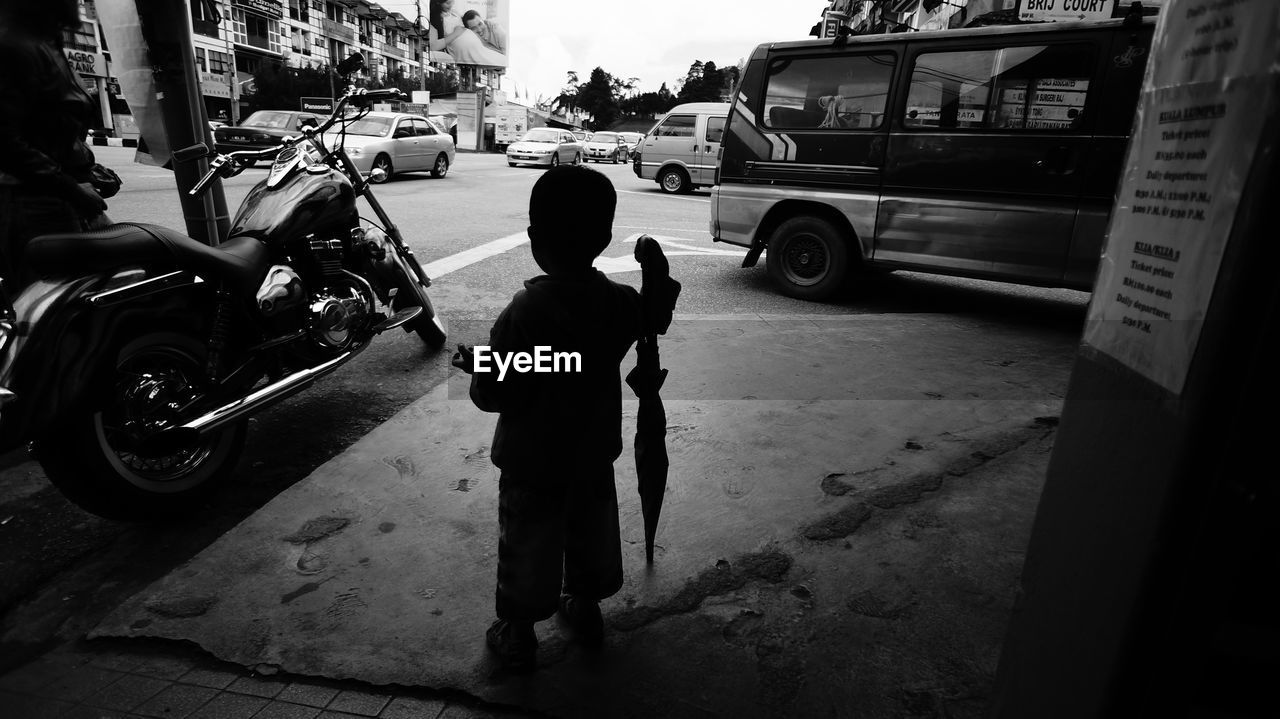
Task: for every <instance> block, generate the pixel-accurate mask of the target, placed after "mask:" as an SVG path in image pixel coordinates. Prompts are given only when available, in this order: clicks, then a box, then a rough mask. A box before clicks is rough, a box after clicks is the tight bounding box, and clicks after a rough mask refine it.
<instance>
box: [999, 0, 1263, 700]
mask: <svg viewBox="0 0 1280 719" xmlns="http://www.w3.org/2000/svg"><path fill="white" fill-rule="evenodd" d="M1161 13H1162V17H1161V20H1160V27H1159V29H1158V30H1157V33H1156V39H1155V43H1154V45H1153V46H1152V50H1151V60H1150V64H1149V66H1148V68H1147V74H1146V80H1145V82H1144V87H1143V91H1142V97H1141V100H1140V103H1139V115H1138V118H1137V121H1136V124H1135V128H1136V131H1135V134H1134V137H1133V139H1132V140H1131V141H1130V145H1129V151H1128V155H1127V157H1126V160H1125V174H1124V179H1123V181H1122V183H1121V187H1120V188H1119V191H1118V193H1117V200H1116V205H1115V207H1114V209H1113V212H1112V219H1111V226H1110V230H1109V233H1108V241H1107V247H1106V250H1105V253H1104V256H1103V263H1102V268H1101V270H1100V272H1099V276H1098V282H1097V285H1096V287H1095V289H1094V294H1093V298H1092V300H1091V303H1090V308H1089V316H1088V321H1087V323H1086V329H1085V334H1084V338H1083V340H1084V341H1083V343H1082V345H1081V349H1080V352H1079V354H1078V355H1077V358H1076V363H1075V367H1074V369H1073V372H1072V376H1071V381H1070V384H1069V387H1068V393H1067V399H1066V405H1065V408H1064V411H1063V416H1062V422H1061V425H1060V428H1059V430H1058V436H1057V440H1056V442H1055V446H1054V451H1053V456H1052V458H1051V460H1050V465H1049V471H1048V476H1047V480H1046V483H1045V487H1044V493H1043V495H1042V497H1041V500H1040V506H1039V509H1038V511H1037V514H1036V520H1035V525H1034V528H1033V530H1032V536H1031V540H1030V543H1029V546H1028V548H1027V555H1026V563H1025V566H1024V570H1023V575H1022V581H1021V587H1020V593H1019V598H1018V600H1017V601H1016V603H1015V607H1014V613H1013V616H1012V619H1011V621H1010V625H1009V630H1008V634H1007V636H1006V638H1005V643H1004V647H1003V651H1002V655H1001V658H1000V666H999V674H998V677H997V682H996V689H995V693H994V696H993V701H992V705H991V711H990V715H991V716H993V717H998V718H1000V719H1006V718H1007V719H1015V718H1018V719H1020V718H1022V717H1037V719H1055V718H1058V717H1061V718H1063V719H1067V718H1075V717H1095V718H1106V717H1117V718H1118V717H1137V716H1262V715H1264V714H1265V713H1268V712H1269V711H1270V710H1273V707H1271V706H1270V705H1271V704H1272V703H1273V702H1272V697H1271V696H1270V695H1269V687H1270V686H1271V681H1273V680H1274V676H1273V675H1272V673H1271V672H1270V671H1268V669H1269V668H1270V667H1271V666H1272V665H1273V661H1274V660H1273V658H1272V653H1273V652H1274V644H1273V642H1272V641H1271V639H1272V638H1273V637H1274V636H1275V630H1276V619H1275V611H1274V610H1275V606H1274V605H1275V601H1274V594H1272V593H1271V591H1272V590H1270V589H1269V580H1270V579H1271V578H1273V577H1274V575H1275V574H1276V570H1277V563H1278V560H1277V557H1278V555H1277V552H1276V551H1275V549H1276V547H1277V546H1278V544H1280V543H1278V542H1277V536H1276V535H1277V526H1278V525H1277V522H1276V517H1277V513H1278V511H1280V500H1278V493H1277V490H1276V488H1275V479H1274V478H1275V469H1274V459H1275V458H1274V456H1272V455H1271V453H1270V450H1271V449H1273V448H1274V446H1275V441H1276V436H1277V432H1276V430H1277V429H1280V423H1278V422H1277V420H1276V418H1275V417H1276V414H1275V413H1276V409H1275V406H1276V405H1275V402H1276V401H1277V400H1280V388H1278V383H1277V381H1276V377H1275V374H1274V373H1275V370H1276V364H1275V360H1274V356H1275V355H1274V348H1275V347H1276V346H1280V336H1278V333H1277V327H1278V326H1280V322H1278V320H1280V284H1278V283H1277V282H1276V281H1275V271H1276V267H1277V266H1280V243H1277V242H1276V241H1275V238H1276V237H1277V236H1280V227H1278V224H1280V223H1277V221H1276V216H1275V212H1274V209H1273V207H1272V206H1273V205H1274V202H1275V198H1276V197H1278V196H1280V177H1278V176H1280V161H1278V159H1277V156H1276V149H1277V148H1276V144H1277V142H1276V140H1277V138H1278V137H1280V121H1278V115H1280V113H1278V112H1277V110H1278V108H1280V102H1278V98H1280V80H1278V78H1280V74H1277V71H1276V69H1275V68H1277V67H1280V64H1278V63H1280V38H1277V37H1276V36H1275V35H1274V28H1275V27H1276V26H1277V22H1278V21H1280V5H1278V4H1276V3H1274V2H1273V1H1272V0H1242V1H1241V2H1239V3H1234V4H1233V3H1205V2H1202V1H1200V0H1185V1H1184V0H1171V1H1170V2H1169V3H1167V4H1166V5H1165V6H1164V7H1163V8H1162V10H1161ZM1201 48H1203V51H1201ZM1205 58H1211V60H1206V59H1205ZM1264 589H1265V590H1266V591H1265V592H1264ZM1263 707H1267V708H1266V709H1263ZM1255 712H1256V713H1255Z"/></svg>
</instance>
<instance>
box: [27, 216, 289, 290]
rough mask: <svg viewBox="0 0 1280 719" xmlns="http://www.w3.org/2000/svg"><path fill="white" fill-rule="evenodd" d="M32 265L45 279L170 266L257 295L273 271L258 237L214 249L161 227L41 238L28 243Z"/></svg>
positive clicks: (121, 226) (134, 225)
mask: <svg viewBox="0 0 1280 719" xmlns="http://www.w3.org/2000/svg"><path fill="white" fill-rule="evenodd" d="M25 261H26V263H27V266H28V267H30V268H31V270H32V271H33V272H35V273H36V274H37V275H39V276H40V277H42V278H46V279H48V278H54V277H67V276H76V275H82V274H88V273H92V272H102V271H106V270H112V269H115V268H118V267H122V266H125V265H137V264H147V263H165V264H173V265H176V268H180V269H185V270H190V271H192V272H194V273H196V274H197V275H200V276H201V277H204V278H206V279H220V280H224V281H227V282H230V283H231V284H232V285H234V286H237V287H238V288H240V289H242V290H245V291H249V292H253V291H256V290H257V289H258V285H259V284H261V282H262V279H263V278H264V277H265V276H266V274H267V269H268V268H269V267H270V266H271V262H270V258H269V257H268V256H267V247H266V245H264V244H263V243H262V242H261V241H259V240H257V239H256V238H253V237H233V238H231V239H230V240H228V241H227V242H224V243H222V244H221V245H218V246H217V247H210V246H209V245H205V244H202V243H200V242H197V241H195V240H193V239H191V238H190V237H187V236H186V235H184V234H182V233H180V232H176V231H174V230H171V229H169V228H167V227H161V226H160V225H151V224H145V223H141V222H122V223H118V224H114V225H109V226H107V227H103V228H101V229H97V230H90V231H88V232H67V233H57V234H49V235H40V236H39V237H35V238H33V239H32V240H31V241H30V242H28V243H27V248H26V252H25Z"/></svg>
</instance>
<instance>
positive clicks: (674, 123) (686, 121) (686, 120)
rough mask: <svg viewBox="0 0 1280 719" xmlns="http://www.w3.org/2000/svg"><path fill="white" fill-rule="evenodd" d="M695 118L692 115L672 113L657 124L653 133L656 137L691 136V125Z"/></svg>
mask: <svg viewBox="0 0 1280 719" xmlns="http://www.w3.org/2000/svg"><path fill="white" fill-rule="evenodd" d="M696 124H697V118H696V117H694V116H693V115H672V116H670V117H668V118H667V119H665V120H663V121H662V124H661V125H658V127H657V128H655V129H656V132H654V135H655V136H657V137H693V127H694V125H696Z"/></svg>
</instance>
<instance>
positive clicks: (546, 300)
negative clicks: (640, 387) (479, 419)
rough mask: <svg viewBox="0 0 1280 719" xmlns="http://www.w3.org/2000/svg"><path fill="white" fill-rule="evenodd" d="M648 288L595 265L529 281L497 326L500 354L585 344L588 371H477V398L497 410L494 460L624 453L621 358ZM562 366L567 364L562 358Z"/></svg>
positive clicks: (546, 460) (580, 349) (534, 462)
mask: <svg viewBox="0 0 1280 719" xmlns="http://www.w3.org/2000/svg"><path fill="white" fill-rule="evenodd" d="M640 330H641V318H640V293H639V292H637V291H636V290H635V289H634V288H632V287H629V286H627V285H623V284H619V283H617V282H613V281H612V280H610V279H608V278H607V277H605V276H604V275H603V274H602V273H600V272H599V271H597V270H590V271H588V272H586V273H583V274H581V275H576V276H573V277H572V278H566V277H551V276H546V275H543V276H540V277H535V278H534V279H532V280H529V281H528V282H526V283H525V288H524V289H523V290H521V291H520V292H517V293H516V295H515V297H514V298H513V299H512V300H511V304H510V305H508V306H507V308H506V309H504V310H503V311H502V314H500V315H499V316H498V320H497V322H496V323H495V324H494V326H493V330H492V331H491V332H490V334H489V346H490V348H491V350H492V352H493V353H495V354H497V353H501V354H503V355H504V356H505V355H506V354H507V353H512V352H528V353H530V354H533V353H534V352H535V351H536V348H537V347H539V346H541V347H546V348H549V350H548V351H550V352H577V353H579V354H580V356H581V372H564V371H561V372H552V373H535V372H528V373H523V374H522V373H518V372H516V371H515V370H514V369H509V370H508V371H507V373H506V377H505V378H504V379H503V380H502V381H499V380H498V372H497V369H496V366H495V362H494V361H493V360H490V361H489V366H490V369H491V371H490V372H487V373H480V372H477V373H475V374H474V375H473V376H472V380H471V398H472V400H473V401H474V402H475V404H476V406H477V407H479V408H480V409H482V410H484V411H486V412H498V413H499V417H498V427H497V430H496V432H495V433H494V438H493V449H492V459H493V463H494V464H495V465H497V466H498V467H501V468H504V469H510V468H515V467H520V468H531V467H539V466H547V465H552V464H554V465H559V466H564V465H566V464H567V463H571V462H577V461H582V462H586V463H592V462H612V461H613V460H615V459H617V458H618V455H619V454H621V452H622V379H621V374H620V366H621V364H622V361H623V359H624V358H625V357H626V355H627V351H628V350H629V349H630V348H631V345H632V343H634V342H635V341H636V340H637V339H638V338H639V337H640ZM562 367H563V365H562Z"/></svg>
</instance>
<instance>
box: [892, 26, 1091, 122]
mask: <svg viewBox="0 0 1280 719" xmlns="http://www.w3.org/2000/svg"><path fill="white" fill-rule="evenodd" d="M1095 66H1096V52H1095V50H1094V49H1093V47H1092V46H1090V45H1085V44H1074V45H1036V46H1029V47H1008V48H999V49H992V50H965V51H962V52H926V53H921V54H920V55H919V56H918V57H917V58H916V62H915V67H914V68H913V69H912V71H911V90H910V92H909V93H908V94H907V104H906V108H905V111H904V116H903V119H902V122H903V125H904V126H906V127H911V128H940V129H966V128H967V129H1000V130H1068V129H1074V128H1077V127H1079V126H1080V122H1081V120H1082V119H1083V117H1084V105H1085V99H1086V97H1087V96H1088V92H1089V78H1090V76H1092V74H1093V68H1094V67H1095Z"/></svg>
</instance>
